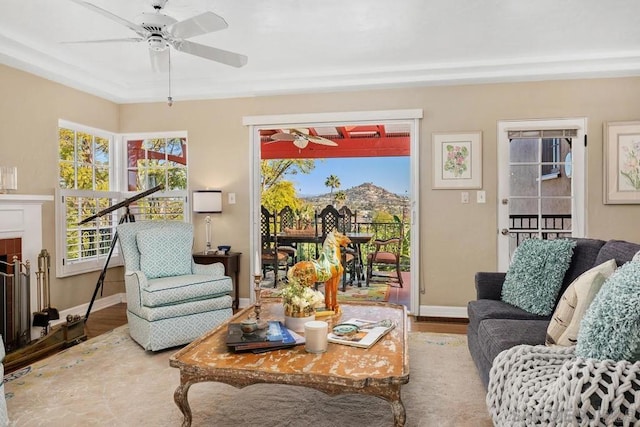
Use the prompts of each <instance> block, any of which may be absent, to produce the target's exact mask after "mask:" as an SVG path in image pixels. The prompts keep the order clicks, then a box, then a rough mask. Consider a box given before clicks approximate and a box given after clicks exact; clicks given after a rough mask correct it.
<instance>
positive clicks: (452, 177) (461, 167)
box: [432, 132, 482, 189]
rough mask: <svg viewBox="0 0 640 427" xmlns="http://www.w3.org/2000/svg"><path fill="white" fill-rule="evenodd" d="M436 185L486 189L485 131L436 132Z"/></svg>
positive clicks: (444, 187) (440, 186) (434, 159)
mask: <svg viewBox="0 0 640 427" xmlns="http://www.w3.org/2000/svg"><path fill="white" fill-rule="evenodd" d="M432 143H433V188H434V189H456V188H482V132H459V133H434V134H433V135H432Z"/></svg>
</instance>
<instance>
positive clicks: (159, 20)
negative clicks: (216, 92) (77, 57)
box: [68, 0, 247, 72]
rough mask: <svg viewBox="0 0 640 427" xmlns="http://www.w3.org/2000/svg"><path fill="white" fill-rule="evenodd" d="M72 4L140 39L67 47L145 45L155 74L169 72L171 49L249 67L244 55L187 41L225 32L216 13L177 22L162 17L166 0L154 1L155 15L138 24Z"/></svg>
mask: <svg viewBox="0 0 640 427" xmlns="http://www.w3.org/2000/svg"><path fill="white" fill-rule="evenodd" d="M71 1H72V2H74V3H77V4H79V5H80V6H83V7H86V8H87V9H90V10H92V11H94V12H97V13H99V14H101V15H103V16H105V17H107V18H109V19H111V20H112V21H115V22H117V23H119V24H122V25H124V26H126V27H128V28H129V29H131V30H133V31H134V32H135V33H136V34H137V35H138V37H129V38H121V39H108V40H86V41H78V42H68V43H109V42H143V41H146V42H147V45H148V46H149V56H150V59H151V67H152V68H153V70H154V71H158V72H166V71H170V65H169V61H170V59H169V46H171V47H173V48H174V49H175V50H177V51H180V52H184V53H189V54H191V55H196V56H199V57H201V58H205V59H209V60H211V61H216V62H220V63H222V64H226V65H230V66H232V67H242V66H243V65H246V63H247V57H246V56H245V55H241V54H239V53H234V52H229V51H227V50H222V49H218V48H215V47H211V46H206V45H203V44H199V43H194V42H191V41H188V40H186V39H188V38H190V37H194V36H199V35H202V34H207V33H211V32H214V31H219V30H223V29H225V28H227V27H228V24H227V22H226V21H225V20H224V18H222V17H221V16H219V15H216V14H215V13H213V12H204V13H202V14H200V15H196V16H194V17H191V18H188V19H185V20H183V21H177V20H176V19H174V18H172V17H170V16H168V15H165V14H163V13H161V10H162V9H163V8H164V6H165V5H166V4H167V0H151V6H153V8H154V9H155V13H142V14H141V15H140V16H138V17H137V18H136V21H137V22H136V23H134V22H131V21H128V20H127V19H124V18H122V17H120V16H118V15H115V14H113V13H111V12H109V11H108V10H105V9H102V8H100V7H98V6H96V5H94V4H92V3H89V2H86V1H84V0H71Z"/></svg>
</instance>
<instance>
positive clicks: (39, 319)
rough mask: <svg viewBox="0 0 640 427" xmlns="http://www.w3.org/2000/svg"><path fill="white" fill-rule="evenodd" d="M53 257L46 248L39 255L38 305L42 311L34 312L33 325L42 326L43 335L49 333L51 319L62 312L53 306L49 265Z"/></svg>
mask: <svg viewBox="0 0 640 427" xmlns="http://www.w3.org/2000/svg"><path fill="white" fill-rule="evenodd" d="M50 262H51V257H50V256H49V252H48V251H47V250H46V249H43V250H41V251H40V255H38V271H37V272H36V279H37V280H38V306H39V307H40V311H36V312H35V313H33V326H40V327H41V328H43V329H42V336H45V335H47V334H48V333H49V322H50V321H51V320H58V319H59V318H60V313H58V310H57V309H55V308H53V307H51V289H50V288H49V277H50V276H49V274H50V273H49V265H50Z"/></svg>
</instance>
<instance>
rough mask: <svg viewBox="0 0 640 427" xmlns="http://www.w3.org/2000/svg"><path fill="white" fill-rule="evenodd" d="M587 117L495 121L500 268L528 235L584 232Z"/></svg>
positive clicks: (562, 235) (505, 266) (578, 234)
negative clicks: (496, 134) (496, 126)
mask: <svg viewBox="0 0 640 427" xmlns="http://www.w3.org/2000/svg"><path fill="white" fill-rule="evenodd" d="M585 128H586V120H585V119H565V120H552V121H539V120H534V121H526V122H509V121H504V122H499V124H498V169H499V181H498V267H499V269H500V271H506V270H507V269H508V266H509V262H510V260H511V256H512V255H513V252H514V251H515V249H516V248H517V247H518V245H519V244H520V243H522V241H524V240H526V239H529V238H538V239H557V238H565V237H572V236H573V237H582V236H584V164H585V162H584V157H585V156H584V152H585V147H584V141H585V137H584V129H585Z"/></svg>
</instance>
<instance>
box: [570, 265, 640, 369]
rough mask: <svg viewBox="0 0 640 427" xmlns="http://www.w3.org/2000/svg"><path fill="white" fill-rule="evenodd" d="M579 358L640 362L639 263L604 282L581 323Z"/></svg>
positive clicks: (627, 266) (620, 268)
mask: <svg viewBox="0 0 640 427" xmlns="http://www.w3.org/2000/svg"><path fill="white" fill-rule="evenodd" d="M576 356H579V357H585V358H592V359H599V360H605V359H612V360H627V361H630V362H636V361H639V360H640V262H638V261H631V262H627V263H626V264H624V265H622V266H621V267H619V268H618V269H617V270H616V271H615V272H614V273H613V274H612V275H611V276H609V278H608V279H607V280H606V281H605V282H604V284H603V285H602V289H600V292H598V294H597V295H596V297H595V299H594V300H593V302H592V303H591V305H590V306H589V308H588V309H587V313H586V314H585V316H584V318H583V319H582V322H581V323H580V331H579V332H578V344H577V346H576Z"/></svg>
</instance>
